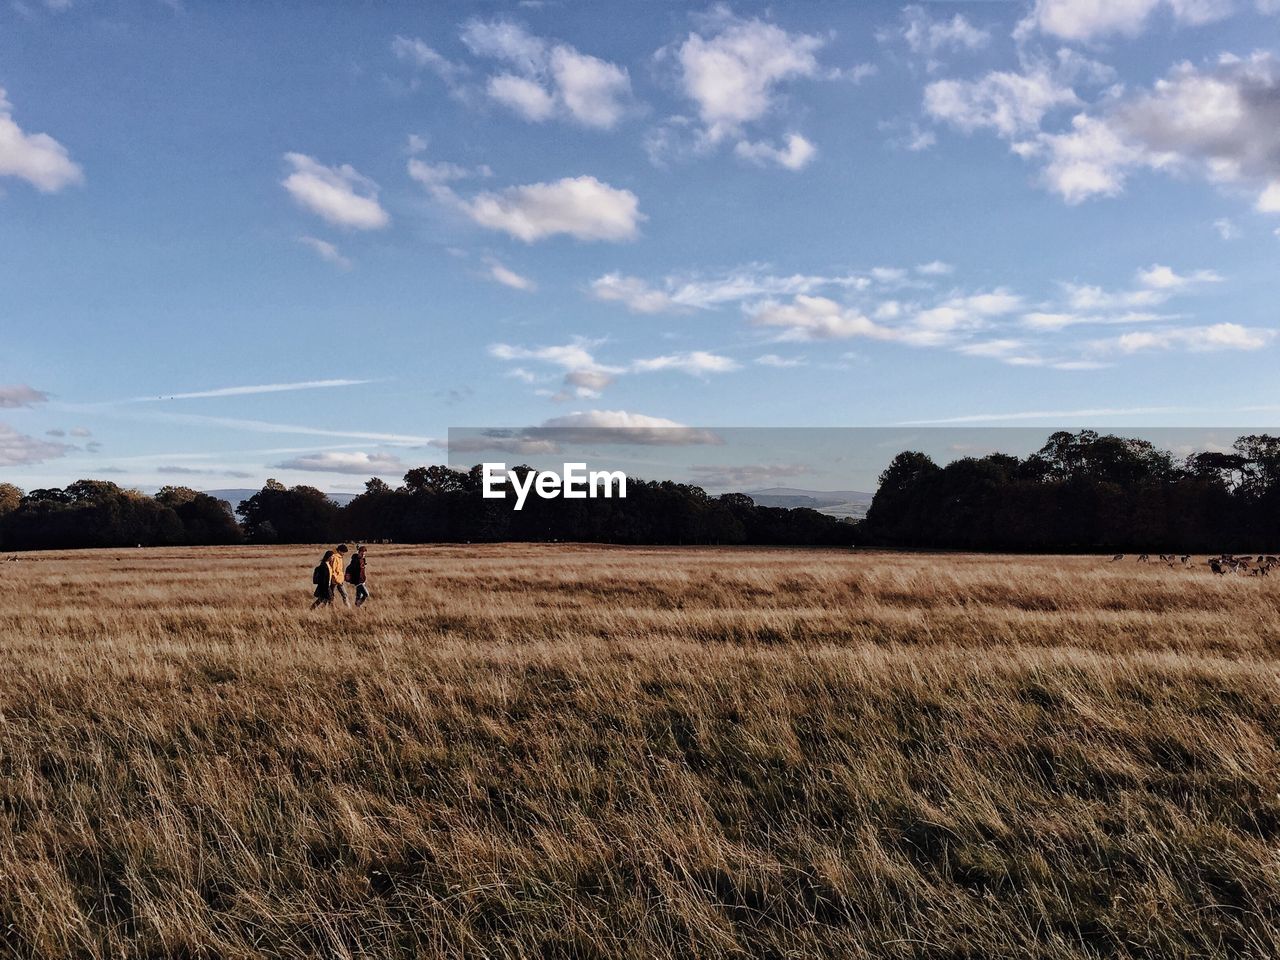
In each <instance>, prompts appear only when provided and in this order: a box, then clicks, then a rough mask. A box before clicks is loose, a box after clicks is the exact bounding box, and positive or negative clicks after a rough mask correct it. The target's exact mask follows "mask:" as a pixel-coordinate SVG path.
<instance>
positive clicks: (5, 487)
mask: <svg viewBox="0 0 1280 960" xmlns="http://www.w3.org/2000/svg"><path fill="white" fill-rule="evenodd" d="M21 502H22V490H21V489H19V488H18V487H15V486H14V485H13V484H12V483H0V516H3V515H4V514H6V513H10V512H12V511H14V510H17V509H18V504H20V503H21Z"/></svg>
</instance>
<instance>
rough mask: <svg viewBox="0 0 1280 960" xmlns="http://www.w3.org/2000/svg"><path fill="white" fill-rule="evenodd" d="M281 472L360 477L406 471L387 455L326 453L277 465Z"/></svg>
mask: <svg viewBox="0 0 1280 960" xmlns="http://www.w3.org/2000/svg"><path fill="white" fill-rule="evenodd" d="M276 467H277V468H279V469H281V470H307V471H312V472H316V473H350V474H358V475H360V476H366V477H368V476H390V475H399V474H402V473H404V472H405V470H406V469H407V468H406V467H405V465H404V463H403V462H402V461H401V460H400V458H399V457H396V456H394V455H392V454H389V453H363V452H357V451H350V452H348V451H341V450H339V451H328V452H324V453H312V454H307V455H305V456H301V457H294V458H293V459H291V460H285V461H283V462H282V463H277V464H276Z"/></svg>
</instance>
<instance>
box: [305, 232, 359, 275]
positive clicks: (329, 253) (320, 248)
mask: <svg viewBox="0 0 1280 960" xmlns="http://www.w3.org/2000/svg"><path fill="white" fill-rule="evenodd" d="M298 242H299V243H300V244H302V245H303V246H304V247H310V248H311V249H312V250H314V251H315V253H316V256H318V257H319V258H320V259H321V260H324V261H326V262H328V263H332V264H333V265H334V266H336V267H340V268H341V269H343V270H350V269H351V261H350V260H348V259H347V258H346V257H344V256H343V255H342V252H341V251H340V250H339V249H338V248H337V247H335V246H334V245H333V244H332V243H330V242H329V241H328V240H321V239H320V238H319V237H299V238H298Z"/></svg>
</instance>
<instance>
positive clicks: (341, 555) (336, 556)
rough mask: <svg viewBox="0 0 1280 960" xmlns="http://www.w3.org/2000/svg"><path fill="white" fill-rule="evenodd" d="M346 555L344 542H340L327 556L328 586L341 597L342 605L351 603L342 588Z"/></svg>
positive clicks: (347, 605) (345, 571) (345, 568)
mask: <svg viewBox="0 0 1280 960" xmlns="http://www.w3.org/2000/svg"><path fill="white" fill-rule="evenodd" d="M346 556H347V545H346V544H345V543H340V544H338V545H337V546H336V547H334V548H333V552H332V553H331V554H330V556H329V587H330V589H331V590H332V591H333V592H334V593H336V594H337V595H338V596H340V597H341V598H342V605H343V606H344V607H349V606H351V604H350V603H349V602H348V601H347V591H346V590H344V589H343V588H342V582H343V581H344V580H345V579H346V578H347V566H346Z"/></svg>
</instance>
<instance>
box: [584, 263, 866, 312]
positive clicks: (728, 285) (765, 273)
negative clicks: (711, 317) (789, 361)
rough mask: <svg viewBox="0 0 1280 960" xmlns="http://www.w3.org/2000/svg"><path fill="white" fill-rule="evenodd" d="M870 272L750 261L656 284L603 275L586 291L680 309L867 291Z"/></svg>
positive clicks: (650, 307) (632, 305)
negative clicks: (784, 267) (780, 268)
mask: <svg viewBox="0 0 1280 960" xmlns="http://www.w3.org/2000/svg"><path fill="white" fill-rule="evenodd" d="M873 274H874V271H870V272H866V273H848V274H836V275H824V274H800V273H795V274H789V275H782V274H775V273H772V272H771V271H770V270H769V268H768V267H767V266H764V265H759V264H753V265H749V266H746V267H740V268H738V269H736V270H732V271H730V272H728V273H724V274H718V275H711V276H698V275H671V276H667V277H665V278H663V280H662V281H661V285H660V286H654V285H652V284H650V283H649V282H648V281H646V280H643V279H641V278H640V277H633V276H626V275H623V274H620V273H606V274H604V275H603V276H601V277H598V278H597V279H596V280H594V281H592V283H591V286H590V288H589V289H590V293H591V295H592V296H593V297H595V298H596V299H597V300H605V301H612V302H617V303H622V304H624V305H625V306H626V307H627V309H629V310H631V311H632V312H633V313H646V314H647V313H678V312H682V311H688V310H709V309H714V308H716V307H719V306H723V305H725V304H730V303H742V302H744V301H751V300H758V299H760V298H763V297H780V296H790V295H793V294H798V293H806V294H807V293H816V292H818V291H820V290H827V289H840V290H850V289H852V290H865V289H868V288H870V287H871V286H872V285H873V284H874V283H875V282H876V280H877V279H878V278H877V277H875V276H873Z"/></svg>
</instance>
